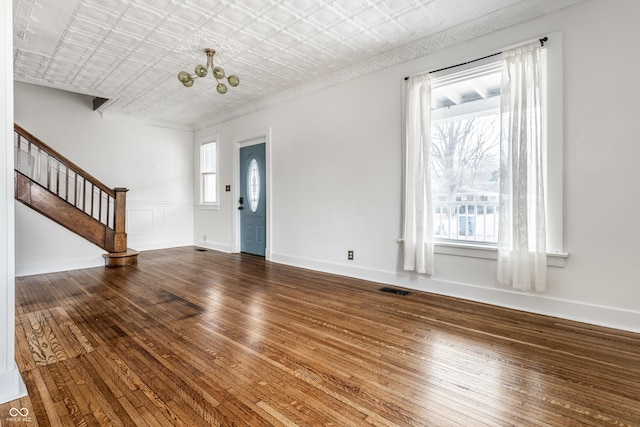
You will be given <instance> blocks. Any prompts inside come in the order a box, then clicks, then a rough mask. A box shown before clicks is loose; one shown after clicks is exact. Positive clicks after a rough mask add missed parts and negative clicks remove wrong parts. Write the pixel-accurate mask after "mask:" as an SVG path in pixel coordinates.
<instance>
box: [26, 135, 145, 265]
mask: <svg viewBox="0 0 640 427" xmlns="http://www.w3.org/2000/svg"><path fill="white" fill-rule="evenodd" d="M13 143H14V152H15V156H16V157H15V171H14V174H15V198H16V200H18V201H20V202H21V203H23V204H25V205H27V206H29V207H30V208H32V209H34V210H35V211H37V212H39V213H41V214H42V215H44V216H46V217H47V218H49V219H51V220H52V221H55V222H57V223H58V224H60V225H62V226H63V227H65V228H67V229H68V230H70V231H72V232H74V233H76V234H77V235H79V236H81V237H83V238H84V239H86V240H88V241H89V242H91V243H93V244H95V245H97V246H99V247H100V248H102V249H103V250H105V251H106V252H108V253H107V254H104V255H103V257H104V258H105V265H106V266H107V267H118V266H126V265H135V264H137V262H138V252H137V251H135V250H132V249H129V248H127V233H126V232H125V218H126V200H127V191H128V190H127V189H126V188H113V189H111V188H108V187H107V186H105V185H104V184H102V183H101V182H100V181H98V180H97V179H96V178H94V177H93V176H91V175H90V174H88V173H87V172H85V171H84V170H83V169H81V168H80V167H78V166H77V165H75V164H74V163H73V162H71V161H70V160H69V159H67V158H66V157H64V156H63V155H61V154H60V153H58V152H57V151H55V150H54V149H52V148H51V147H49V146H48V145H46V144H45V143H43V142H42V141H40V140H39V139H38V138H36V137H35V136H33V135H31V134H30V133H29V132H27V131H26V130H24V129H23V128H21V127H20V126H19V125H17V124H15V125H14V138H13Z"/></svg>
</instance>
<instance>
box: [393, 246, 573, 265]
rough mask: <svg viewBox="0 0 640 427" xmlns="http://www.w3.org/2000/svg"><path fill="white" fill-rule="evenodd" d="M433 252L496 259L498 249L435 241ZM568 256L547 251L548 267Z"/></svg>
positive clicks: (563, 263) (557, 263) (561, 263)
mask: <svg viewBox="0 0 640 427" xmlns="http://www.w3.org/2000/svg"><path fill="white" fill-rule="evenodd" d="M398 243H404V239H398ZM435 253H436V254H439V255H451V256H460V257H466V258H480V259H490V260H496V259H498V249H497V248H496V247H495V246H488V245H480V244H473V243H461V242H436V243H435ZM568 257H569V254H568V253H565V252H548V253H547V265H548V266H549V267H564V265H565V260H566V259H567V258H568Z"/></svg>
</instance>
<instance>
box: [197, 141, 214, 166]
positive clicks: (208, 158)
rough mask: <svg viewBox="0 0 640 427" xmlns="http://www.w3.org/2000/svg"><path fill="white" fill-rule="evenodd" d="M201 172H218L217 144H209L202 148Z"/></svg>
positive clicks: (203, 145)
mask: <svg viewBox="0 0 640 427" xmlns="http://www.w3.org/2000/svg"><path fill="white" fill-rule="evenodd" d="M200 169H201V170H200V172H202V173H215V172H216V143H215V142H209V143H207V144H202V145H201V146H200Z"/></svg>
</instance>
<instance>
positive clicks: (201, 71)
mask: <svg viewBox="0 0 640 427" xmlns="http://www.w3.org/2000/svg"><path fill="white" fill-rule="evenodd" d="M204 53H206V54H207V65H206V66H205V65H201V64H198V65H196V70H195V74H189V73H187V72H186V71H180V72H179V73H178V80H180V82H182V84H183V85H184V86H185V87H191V86H193V82H194V81H195V79H197V78H198V77H204V76H206V75H207V73H208V72H209V68H211V74H212V75H213V77H214V78H215V79H216V81H217V82H218V85H217V86H216V90H217V91H218V93H220V94H225V93H227V85H226V84H224V83H223V82H221V81H220V80H223V79H224V78H225V75H224V70H223V69H222V67H216V66H215V65H213V55H215V54H216V51H215V50H213V49H208V48H207V49H205V50H204ZM226 79H227V82H228V83H229V84H230V85H231V86H233V87H236V86H238V85H239V84H240V79H239V78H238V76H236V75H233V74H232V75H230V76H229V77H226Z"/></svg>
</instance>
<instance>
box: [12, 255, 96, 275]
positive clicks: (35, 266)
mask: <svg viewBox="0 0 640 427" xmlns="http://www.w3.org/2000/svg"><path fill="white" fill-rule="evenodd" d="M105 253H106V252H105ZM94 267H104V258H103V257H102V256H99V257H90V258H76V259H65V260H57V261H51V262H41V263H31V264H18V263H16V277H23V276H33V275H34V274H47V273H57V272H60V271H70V270H81V269H83V268H94Z"/></svg>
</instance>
